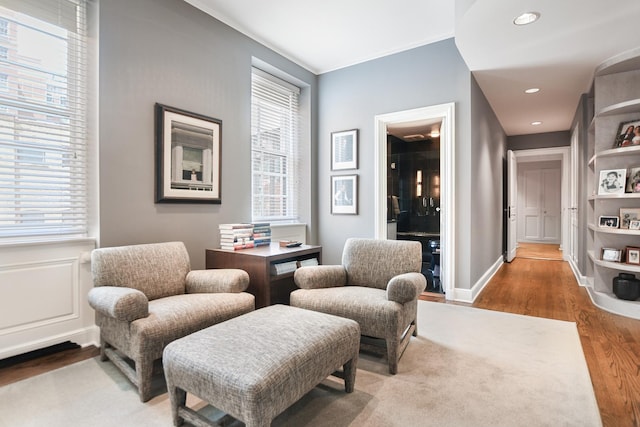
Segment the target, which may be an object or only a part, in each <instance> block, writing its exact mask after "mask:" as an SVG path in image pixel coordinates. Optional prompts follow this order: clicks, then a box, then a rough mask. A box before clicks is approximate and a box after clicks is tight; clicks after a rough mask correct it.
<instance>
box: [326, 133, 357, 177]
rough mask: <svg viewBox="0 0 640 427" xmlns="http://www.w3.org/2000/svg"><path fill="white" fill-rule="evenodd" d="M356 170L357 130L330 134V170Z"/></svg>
mask: <svg viewBox="0 0 640 427" xmlns="http://www.w3.org/2000/svg"><path fill="white" fill-rule="evenodd" d="M348 169H358V129H351V130H344V131H340V132H333V133H331V170H332V171H337V170H348Z"/></svg>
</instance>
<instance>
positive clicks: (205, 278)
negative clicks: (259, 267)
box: [186, 268, 249, 294]
mask: <svg viewBox="0 0 640 427" xmlns="http://www.w3.org/2000/svg"><path fill="white" fill-rule="evenodd" d="M248 287H249V274H248V273H247V272H246V271H244V270H240V269H237V268H214V269H210V270H192V271H190V272H189V273H187V278H186V291H187V293H188V294H204V293H222V292H227V293H229V292H231V293H240V292H244V291H246V290H247V288H248Z"/></svg>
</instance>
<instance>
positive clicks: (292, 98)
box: [251, 68, 300, 222]
mask: <svg viewBox="0 0 640 427" xmlns="http://www.w3.org/2000/svg"><path fill="white" fill-rule="evenodd" d="M299 95H300V89H299V88H297V87H295V86H293V85H291V84H289V83H287V82H285V81H283V80H280V79H278V78H276V77H274V76H272V75H270V74H267V73H265V72H263V71H261V70H259V69H257V68H254V69H253V71H252V79H251V211H252V220H253V221H254V222H257V221H271V222H274V221H285V220H297V219H298V200H299V197H298V191H299V180H298V176H299V167H298V165H299V163H300V162H299V158H298V156H299V146H298V145H299V143H300V138H299V126H298V122H299V114H298V97H299Z"/></svg>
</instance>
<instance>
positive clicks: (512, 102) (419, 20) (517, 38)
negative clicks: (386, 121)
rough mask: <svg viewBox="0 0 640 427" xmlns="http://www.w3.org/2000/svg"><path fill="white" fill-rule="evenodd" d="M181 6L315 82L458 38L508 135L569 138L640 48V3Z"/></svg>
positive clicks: (500, 0) (196, 0) (222, 1)
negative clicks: (622, 57)
mask: <svg viewBox="0 0 640 427" xmlns="http://www.w3.org/2000/svg"><path fill="white" fill-rule="evenodd" d="M185 1H186V2H188V3H190V4H192V5H194V6H195V7H198V8H199V9H201V10H203V11H204V12H206V13H208V14H210V15H212V16H213V17H215V18H217V19H219V20H220V21H222V22H224V23H226V24H228V25H229V26H231V27H233V28H235V29H237V30H238V31H240V32H242V33H244V34H246V35H248V36H250V37H251V38H253V39H255V40H257V41H259V42H260V43H263V44H264V45H266V46H268V47H269V48H271V49H273V50H275V51H276V52H278V53H280V54H282V55H283V56H285V57H287V58H289V59H291V60H292V61H294V62H296V63H298V64H299V65H301V66H303V67H305V68H307V69H308V70H310V71H312V72H314V73H316V74H322V73H325V72H329V71H333V70H336V69H339V68H343V67H347V66H350V65H354V64H357V63H360V62H364V61H367V60H370V59H375V58H379V57H381V56H385V55H388V54H391V53H395V52H400V51H403V50H407V49H411V48H414V47H417V46H421V45H425V44H428V43H433V42H436V41H440V40H443V39H446V38H450V37H455V41H456V45H457V46H458V49H459V51H460V53H461V55H462V57H463V59H464V60H465V62H466V63H467V66H468V67H469V69H470V70H471V71H472V72H473V75H474V76H475V78H476V79H477V81H478V84H479V85H480V87H481V89H482V91H483V93H484V94H485V96H486V97H487V99H488V101H489V103H490V104H491V106H492V108H493V110H494V111H495V113H496V115H497V117H498V120H499V121H500V123H501V124H502V127H503V128H504V130H505V132H506V133H507V135H522V134H531V133H540V132H553V131H560V130H568V129H569V127H570V126H571V120H572V119H573V116H574V113H575V111H576V108H577V106H578V102H579V99H580V95H581V94H583V93H586V92H588V91H589V88H590V84H591V81H592V79H593V73H594V70H595V68H596V67H597V66H598V64H599V63H601V62H602V61H604V60H606V59H608V58H610V57H612V56H614V55H617V54H619V53H622V52H624V51H626V50H629V49H633V48H638V47H640V1H638V0H614V1H604V0H535V1H533V0H455V1H454V0H402V1H398V0H348V1H345V0H324V1H322V2H318V1H314V0H270V1H264V0H233V1H231V0H185ZM454 5H455V6H454ZM531 10H533V11H536V12H539V13H540V14H541V18H540V19H539V21H538V22H536V23H534V24H531V25H528V26H524V27H516V26H515V25H513V23H512V21H513V19H514V17H515V16H516V15H518V14H520V13H522V12H525V11H531ZM530 87H539V88H540V89H541V90H540V92H538V93H537V94H533V95H526V94H524V90H525V89H527V88H530ZM533 121H542V124H541V125H539V126H532V125H531V122H533Z"/></svg>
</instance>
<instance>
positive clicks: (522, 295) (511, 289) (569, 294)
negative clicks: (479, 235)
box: [0, 258, 640, 427]
mask: <svg viewBox="0 0 640 427" xmlns="http://www.w3.org/2000/svg"><path fill="white" fill-rule="evenodd" d="M421 299H425V300H430V301H437V302H443V303H445V300H444V298H443V297H442V295H439V294H428V293H425V294H423V295H422V296H421ZM458 304H459V303H458ZM462 305H469V304H462ZM472 306H473V307H478V308H483V309H488V310H497V311H503V312H508V313H516V314H523V315H528V316H538V317H545V318H549V319H557V320H565V321H570V322H575V323H576V324H577V328H578V333H579V335H580V340H581V343H582V348H583V351H584V355H585V358H586V361H587V366H588V367H589V372H590V374H591V380H592V382H593V388H594V390H595V394H596V399H597V401H598V406H599V408H600V414H601V416H602V422H603V425H604V426H605V427H627V426H628V427H640V320H633V319H629V318H626V317H622V316H617V315H614V314H611V313H608V312H605V311H602V310H600V309H598V308H596V307H595V306H593V304H592V303H591V300H590V299H589V296H588V295H587V292H586V290H585V289H584V288H582V287H580V286H579V285H578V284H577V282H576V280H575V278H574V276H573V273H572V272H571V268H570V267H569V265H568V264H567V263H566V262H563V261H545V260H539V259H530V258H516V259H515V260H514V261H513V262H512V263H510V264H504V265H503V266H502V267H501V269H500V270H499V271H498V272H497V273H496V274H495V276H494V277H493V278H492V279H491V281H490V283H489V284H487V286H486V287H485V289H484V290H483V291H482V293H481V294H480V295H479V296H478V298H477V299H476V301H475V302H474V303H473V304H472ZM97 354H98V350H97V349H96V348H95V347H90V348H85V349H79V350H66V351H64V352H62V353H57V354H54V355H50V356H46V357H43V358H40V359H36V360H32V361H29V362H23V363H20V364H17V365H13V366H10V367H6V368H2V369H0V386H2V385H6V384H10V383H12V382H15V381H20V380H22V379H24V378H28V377H30V376H33V375H38V374H40V373H43V372H46V371H49V370H52V369H56V368H59V367H62V366H65V365H68V364H71V363H75V362H77V361H80V360H84V359H87V358H90V357H94V356H96V355H97Z"/></svg>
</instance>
